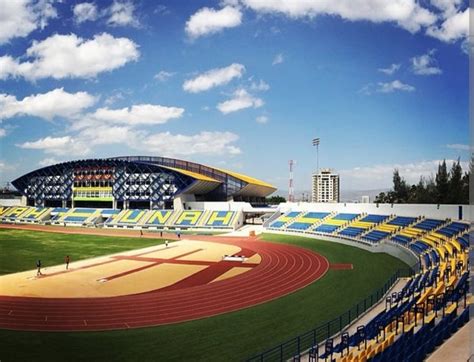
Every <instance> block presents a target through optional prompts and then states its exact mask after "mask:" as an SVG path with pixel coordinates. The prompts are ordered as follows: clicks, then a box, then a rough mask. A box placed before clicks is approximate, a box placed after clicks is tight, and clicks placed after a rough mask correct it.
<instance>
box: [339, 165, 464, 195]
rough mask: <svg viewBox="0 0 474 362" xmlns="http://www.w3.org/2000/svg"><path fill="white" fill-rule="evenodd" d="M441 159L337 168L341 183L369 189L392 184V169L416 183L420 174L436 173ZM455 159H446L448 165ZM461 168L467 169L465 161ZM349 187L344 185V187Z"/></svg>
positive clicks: (354, 188) (353, 187) (408, 180)
mask: <svg viewBox="0 0 474 362" xmlns="http://www.w3.org/2000/svg"><path fill="white" fill-rule="evenodd" d="M441 162H442V160H432V161H419V162H412V163H404V164H385V165H383V164H382V165H375V166H367V167H355V168H351V169H344V170H339V175H340V176H341V183H343V184H344V185H350V189H353V190H371V189H379V188H390V187H392V186H393V182H392V177H393V170H394V169H395V168H396V169H398V170H399V172H400V175H401V176H402V177H403V178H405V179H406V180H407V182H409V183H411V184H415V183H418V181H419V180H420V176H423V177H425V178H428V177H430V176H432V175H435V174H436V171H437V169H438V165H439V163H441ZM453 162H455V160H446V164H447V165H448V167H450V165H451V164H452V163H453ZM461 167H462V168H463V170H467V169H468V163H467V162H461ZM347 188H349V187H346V189H347Z"/></svg>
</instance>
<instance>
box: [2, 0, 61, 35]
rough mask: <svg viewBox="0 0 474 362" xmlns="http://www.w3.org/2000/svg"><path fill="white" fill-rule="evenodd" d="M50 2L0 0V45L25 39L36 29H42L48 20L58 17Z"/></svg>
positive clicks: (45, 0)
mask: <svg viewBox="0 0 474 362" xmlns="http://www.w3.org/2000/svg"><path fill="white" fill-rule="evenodd" d="M52 2H53V1H49V0H43V1H31V0H0V10H1V11H0V44H4V43H7V42H8V41H9V40H11V39H14V38H20V37H25V36H27V35H28V34H30V33H31V32H32V31H34V30H36V29H38V28H40V29H43V28H44V27H45V26H46V25H47V24H48V21H49V19H52V18H56V17H57V16H58V15H57V12H56V9H55V8H54V7H53V5H52Z"/></svg>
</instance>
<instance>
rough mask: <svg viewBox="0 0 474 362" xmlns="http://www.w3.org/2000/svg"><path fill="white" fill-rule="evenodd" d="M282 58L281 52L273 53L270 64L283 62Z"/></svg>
mask: <svg viewBox="0 0 474 362" xmlns="http://www.w3.org/2000/svg"><path fill="white" fill-rule="evenodd" d="M284 60H285V59H284V58H283V54H282V53H280V54H277V55H275V58H273V62H272V65H277V64H281V63H283V62H284Z"/></svg>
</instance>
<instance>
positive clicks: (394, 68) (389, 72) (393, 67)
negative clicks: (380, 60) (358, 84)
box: [378, 63, 400, 75]
mask: <svg viewBox="0 0 474 362" xmlns="http://www.w3.org/2000/svg"><path fill="white" fill-rule="evenodd" d="M399 69H400V64H395V63H394V64H391V65H390V66H389V67H387V68H379V69H378V71H379V72H382V73H385V74H387V75H392V74H393V73H395V72H396V71H397V70H399Z"/></svg>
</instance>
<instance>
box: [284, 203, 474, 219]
mask: <svg viewBox="0 0 474 362" xmlns="http://www.w3.org/2000/svg"><path fill="white" fill-rule="evenodd" d="M279 209H280V211H281V212H283V213H285V212H288V211H316V212H317V211H327V212H331V211H335V212H339V213H345V212H347V213H361V212H366V213H368V214H379V215H390V214H396V215H398V216H412V217H418V216H425V217H431V218H435V219H451V220H470V219H471V215H472V214H471V210H472V206H470V205H434V204H358V203H309V202H293V203H290V202H286V203H282V204H280V206H279Z"/></svg>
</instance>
